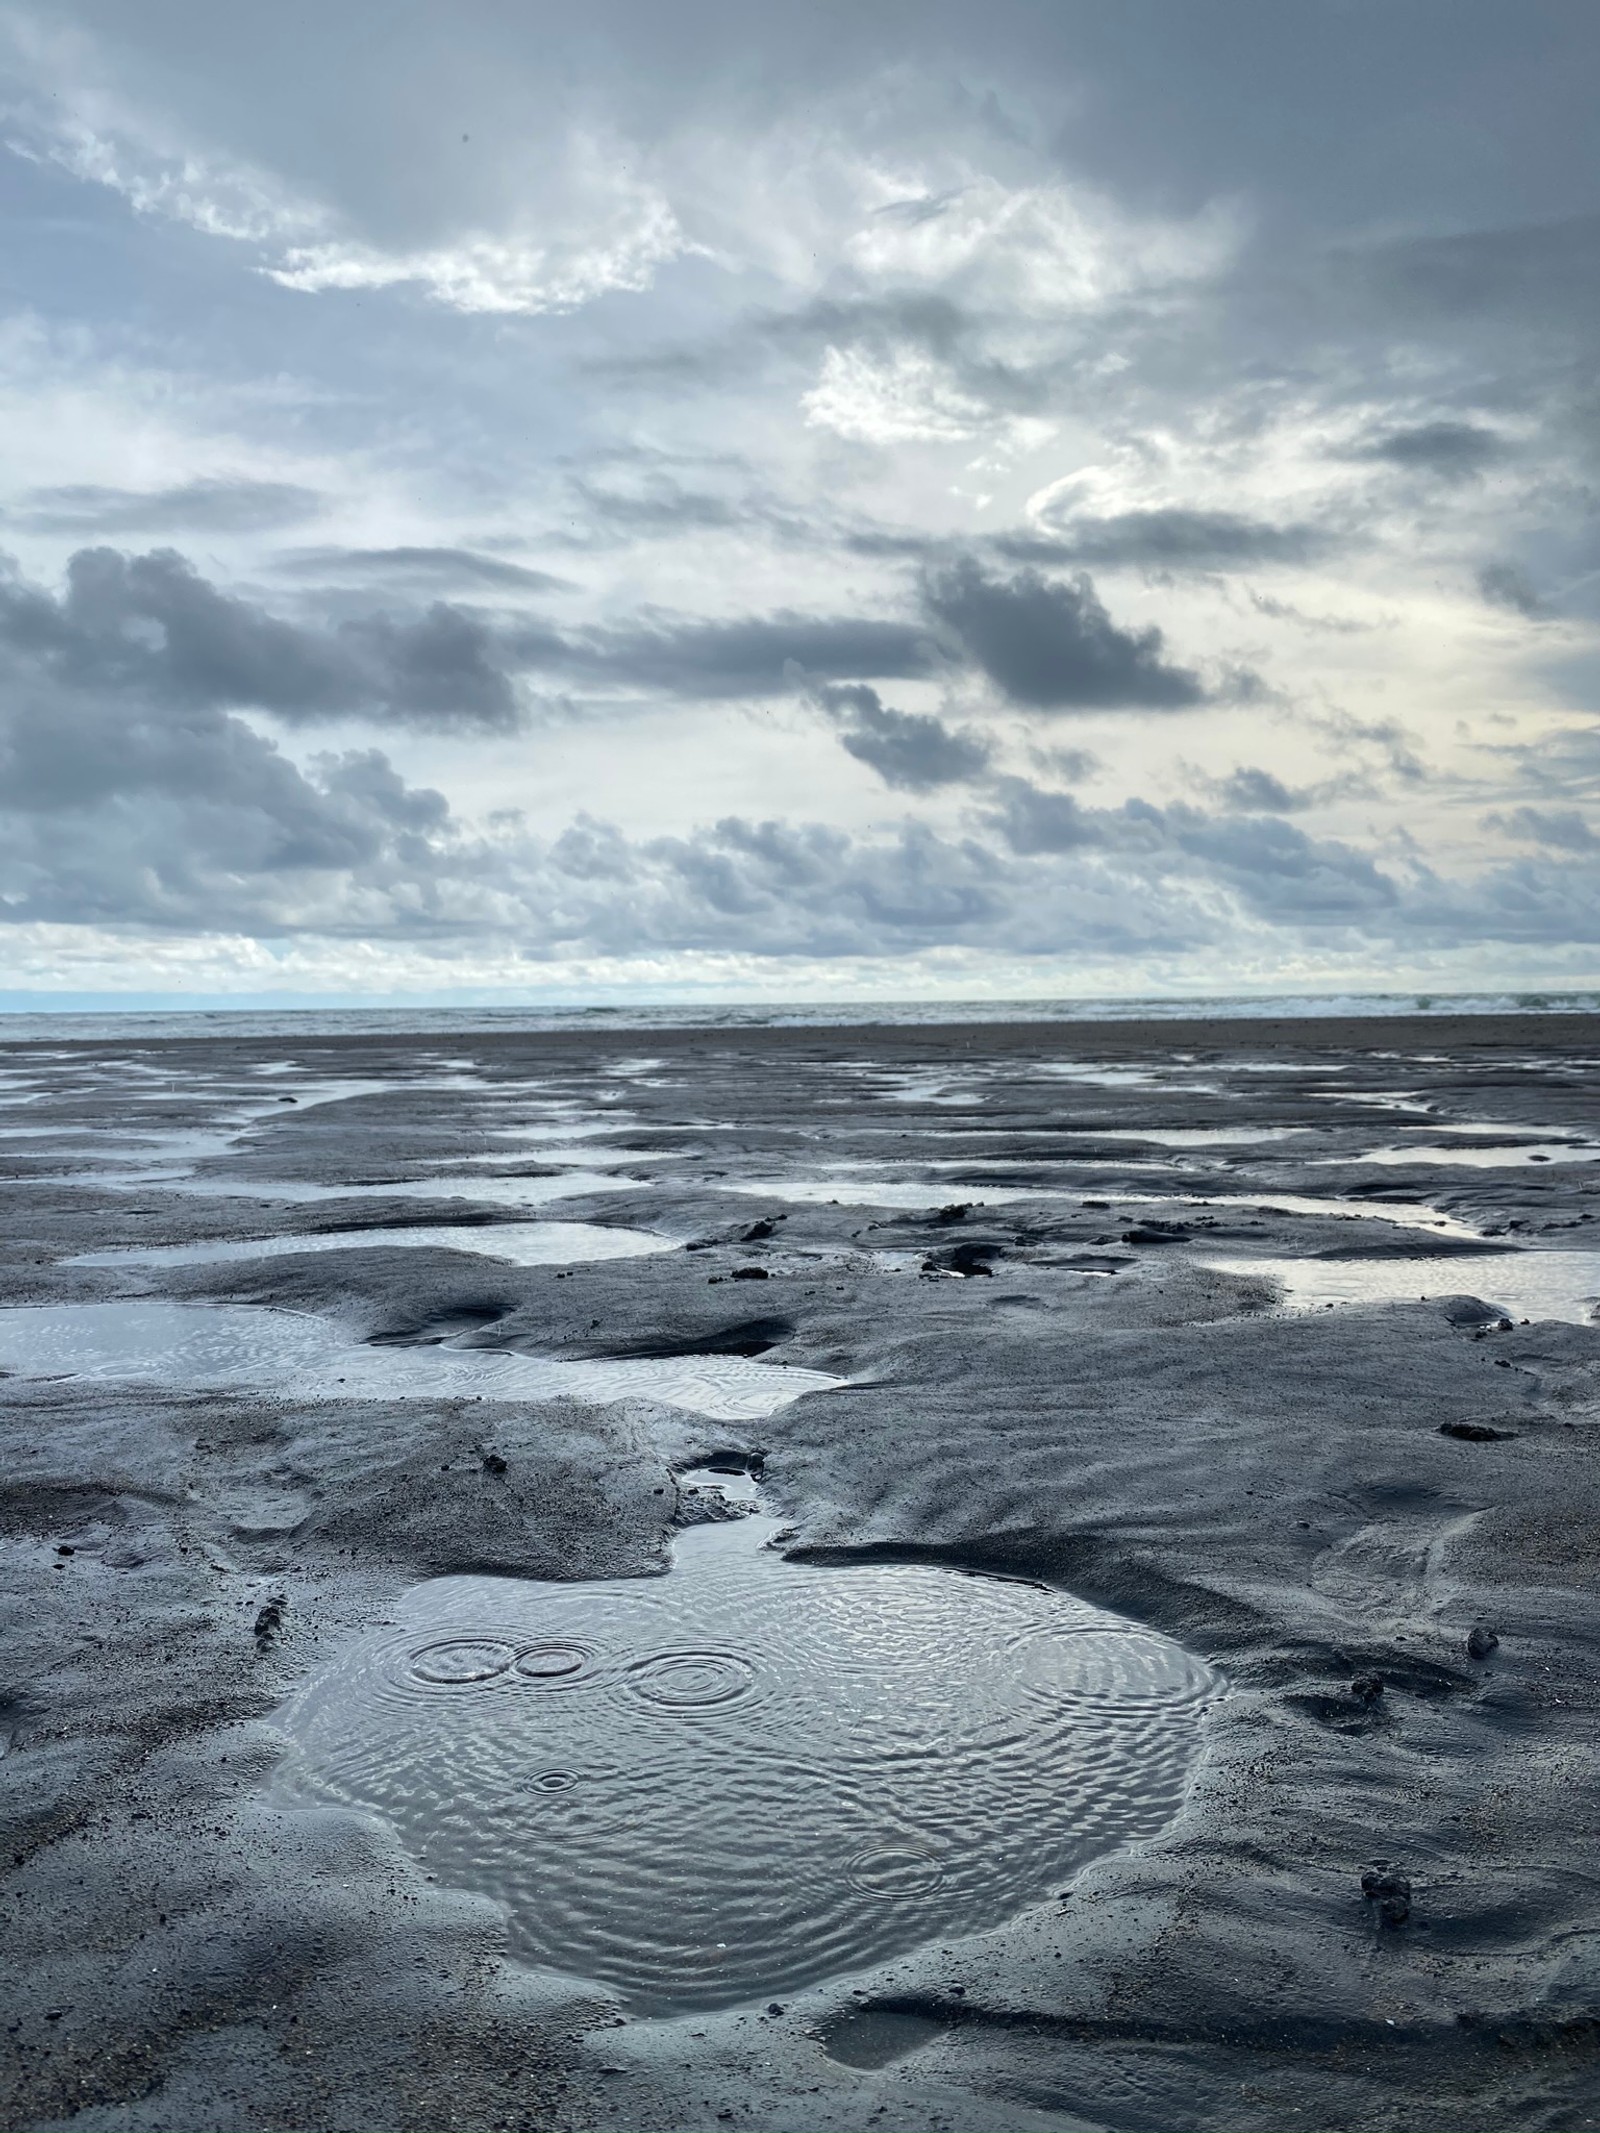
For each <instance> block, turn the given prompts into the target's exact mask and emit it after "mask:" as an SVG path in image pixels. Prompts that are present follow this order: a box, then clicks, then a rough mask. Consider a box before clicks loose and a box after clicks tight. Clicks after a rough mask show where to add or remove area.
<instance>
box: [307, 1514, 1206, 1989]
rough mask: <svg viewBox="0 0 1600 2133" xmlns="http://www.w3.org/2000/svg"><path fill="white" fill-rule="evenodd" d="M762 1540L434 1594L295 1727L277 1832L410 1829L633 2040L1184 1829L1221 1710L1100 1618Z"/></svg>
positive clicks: (1169, 1650)
mask: <svg viewBox="0 0 1600 2133" xmlns="http://www.w3.org/2000/svg"><path fill="white" fill-rule="evenodd" d="M772 1531H773V1522H771V1521H768V1520H764V1519H754V1518H753V1519H749V1520H746V1521H742V1522H740V1523H739V1524H737V1525H734V1526H725V1525H723V1526H711V1527H701V1528H698V1529H695V1530H693V1531H691V1532H689V1533H688V1534H686V1535H684V1536H683V1538H682V1540H681V1542H680V1546H679V1555H678V1562H677V1566H676V1567H675V1568H674V1569H673V1570H672V1571H671V1573H670V1574H669V1575H668V1576H666V1577H663V1578H642V1579H640V1578H631V1579H616V1580H611V1581H608V1582H604V1583H591V1584H533V1583H527V1582H523V1581H520V1580H516V1579H510V1578H484V1577H456V1578H440V1579H435V1580H432V1581H430V1582H429V1583H427V1584H424V1585H420V1586H417V1587H415V1588H414V1589H413V1590H412V1591H411V1592H410V1593H409V1594H408V1595H407V1596H406V1597H405V1599H404V1600H403V1601H402V1602H401V1603H400V1604H399V1606H398V1608H397V1611H396V1614H395V1617H394V1618H393V1620H392V1621H391V1622H389V1623H388V1624H386V1625H385V1626H384V1627H382V1628H379V1629H374V1630H373V1631H372V1632H371V1633H370V1634H369V1635H367V1636H365V1637H363V1638H362V1639H361V1640H360V1641H359V1642H358V1643H356V1644H355V1645H354V1646H353V1647H351V1648H350V1649H349V1650H348V1651H347V1652H346V1653H345V1654H344V1656H343V1657H342V1658H341V1659H340V1660H339V1661H337V1662H336V1663H335V1664H334V1665H332V1666H331V1667H329V1668H328V1669H327V1670H326V1671H324V1672H323V1673H321V1674H319V1675H318V1676H317V1677H316V1678H315V1679H313V1680H312V1681H311V1682H310V1683H309V1684H308V1685H307V1687H306V1688H305V1689H304V1690H303V1691H302V1692H301V1693H300V1694H299V1695H298V1696H297V1697H296V1698H295V1699H294V1701H293V1702H292V1703H291V1704H290V1705H289V1707H288V1708H287V1710H286V1711H285V1712H284V1714H283V1715H282V1718H281V1721H280V1722H281V1723H282V1725H283V1726H284V1728H285V1730H286V1731H287V1732H288V1734H289V1735H290V1737H291V1740H292V1742H293V1748H292V1751H291V1753H290V1755H289V1756H288V1758H287V1759H286V1761H285V1763H284V1765H283V1766H282V1769H281V1774H280V1776H279V1778H278V1780H277V1781H276V1786H275V1798H276V1801H277V1803H278V1804H280V1805H285V1806H310V1805H319V1804H329V1803H335V1804H340V1805H343V1806H346V1807H352V1808H356V1809H359V1810H361V1811H363V1812H366V1813H369V1814H373V1815H377V1816H380V1817H382V1818H383V1819H385V1820H386V1821H388V1822H389V1823H391V1824H392V1825H393V1826H394V1827H395V1828H396V1829H397V1830H398V1832H399V1834H400V1836H401V1838H402V1839H403V1841H404V1842H405V1844H406V1846H407V1847H408V1849H409V1850H410V1851H411V1852H412V1853H413V1854H414V1855H415V1856H416V1857H417V1858H418V1859H419V1860H420V1861H421V1862H422V1863H423V1864H424V1865H425V1866H426V1867H427V1868H428V1870H429V1871H430V1872H432V1873H434V1874H436V1875H437V1876H438V1877H439V1879H440V1880H441V1881H442V1882H445V1883H447V1884H449V1885H451V1886H454V1887H457V1888H463V1889H470V1890H472V1891H474V1892H476V1893H478V1894H480V1895H484V1896H489V1897H492V1898H493V1899H495V1901H497V1902H499V1903H501V1904H503V1905H504V1906H505V1913H506V1930H507V1938H508V1945H509V1949H510V1952H511V1954H512V1955H513V1956H514V1957H516V1958H518V1959H520V1960H522V1961H524V1962H528V1963H536V1964H540V1965H545V1966H548V1967H551V1968H553V1969H556V1970H559V1971H563V1972H566V1973H569V1974H572V1975H576V1976H579V1977H583V1978H592V1979H597V1980H599V1981H600V1982H601V1983H603V1984H605V1985H608V1986H610V1987H611V1988H612V1989H613V1990H614V1991H615V1992H617V1993H618V1994H619V1995H620V1997H621V1998H622V2000H623V2001H624V2002H625V2004H627V2005H628V2006H630V2007H631V2008H633V2009H635V2010H637V2011H638V2012H640V2013H644V2014H673V2013H680V2012H688V2011H691V2010H694V2009H706V2008H713V2007H725V2006H734V2005H738V2004H739V2003H741V2002H745V2001H751V2000H763V1999H766V1998H768V1997H770V1996H771V1995H773V1994H781V1993H785V1992H794V1991H797V1990H799V1989H800V1988H802V1987H803V1986H805V1985H808V1984H811V1983H813V1982H815V1981H816V1980H818V1979H821V1978H825V1977H829V1976H834V1975H837V1974H840V1973H844V1972H851V1971H857V1970H860V1969H863V1968H865V1967H868V1966H870V1965H873V1964H877V1963H881V1962H884V1961H886V1960H887V1959H889V1958H890V1957H892V1956H895V1955H898V1954H901V1953H903V1952H905V1951H906V1950H908V1949H911V1948H914V1947H916V1946H918V1945H920V1944H921V1943H923V1942H925V1941H928V1940H932V1939H936V1938H945V1939H948V1938H950V1937H952V1936H954V1935H957V1934H967V1933H973V1932H979V1931H982V1930H985V1929H987V1928H989V1927H992V1926H996V1925H999V1924H1001V1923H1002V1922H1003V1921H1004V1920H1006V1919H1008V1918H1011V1917H1014V1916H1015V1915H1016V1914H1017V1913H1018V1912H1020V1911H1022V1910H1024V1909H1026V1908H1027V1907H1028V1906H1029V1905H1031V1904H1034V1903H1038V1902H1040V1901H1042V1900H1045V1899H1047V1898H1049V1897H1051V1896H1053V1895H1054V1894H1055V1893H1056V1892H1057V1891H1058V1890H1059V1889H1060V1888H1061V1887H1062V1886H1063V1885H1064V1883H1065V1881H1066V1880H1067V1879H1068V1877H1070V1876H1071V1875H1072V1874H1074V1873H1075V1872H1077V1871H1078V1870H1079V1869H1080V1868H1081V1867H1083V1866H1084V1865H1085V1864H1086V1863H1087V1862H1088V1861H1090V1860H1091V1859H1094V1858H1097V1857H1099V1856H1101V1855H1102V1854H1104V1853H1106V1852H1109V1851H1111V1850H1113V1849H1115V1848H1117V1847H1118V1846H1122V1845H1126V1844H1129V1843H1132V1842H1134V1841H1136V1840H1138V1839H1141V1838H1148V1837H1151V1836H1154V1835H1155V1834H1156V1833H1157V1832H1158V1831H1160V1830H1161V1829H1162V1828H1164V1827H1165V1826H1166V1824H1167V1823H1169V1822H1170V1821H1171V1820H1172V1818H1173V1817H1174V1816H1175V1815H1176V1814H1177V1812H1178V1810H1179V1808H1180V1807H1181V1806H1182V1804H1183V1799H1184V1794H1185V1790H1186V1787H1187V1784H1188V1779H1189V1773H1190V1770H1191V1767H1192V1765H1193V1762H1194V1758H1195V1755H1196V1752H1197V1749H1198V1746H1199V1734H1200V1724H1201V1720H1202V1718H1203V1716H1204V1713H1205V1711H1206V1708H1207V1706H1208V1704H1209V1703H1210V1702H1211V1701H1212V1700H1213V1699H1214V1698H1215V1697H1216V1696H1217V1695H1218V1693H1219V1692H1220V1689H1221V1682H1220V1680H1219V1678H1218V1676H1217V1675H1216V1674H1214V1673H1213V1672H1212V1671H1211V1669H1210V1668H1208V1667H1206V1666H1205V1665H1204V1664H1202V1663H1201V1662H1200V1661H1199V1660H1197V1659H1195V1658H1193V1657H1191V1656H1190V1654H1188V1653H1187V1652H1185V1651H1184V1650H1182V1648H1181V1647H1180V1646H1178V1645H1176V1644H1173V1643H1171V1642H1170V1641H1169V1640H1167V1639H1166V1638H1164V1637H1160V1636H1157V1635H1155V1634H1154V1633H1153V1632H1151V1631H1148V1630H1145V1629H1142V1628H1139V1627H1138V1626H1136V1625H1134V1624H1132V1623H1130V1622H1127V1621H1124V1620H1122V1619H1121V1618H1119V1617H1117V1616H1114V1615H1110V1614H1107V1613H1105V1612H1103V1611H1102V1610H1101V1609H1099V1608H1095V1607H1091V1606H1089V1605H1087V1604H1086V1603H1085V1602H1083V1601H1081V1600H1076V1599H1073V1598H1071V1597H1070V1596H1068V1595H1066V1594H1064V1593H1060V1592H1055V1591H1050V1590H1045V1589H1042V1588H1039V1587H1036V1586H1033V1585H1028V1584H1019V1583H1013V1582H1009V1581H1004V1580H1000V1579H994V1578H985V1577H973V1576H965V1575H962V1574H961V1573H959V1572H956V1571H952V1570H948V1569H943V1568H935V1567H930V1566H927V1565H922V1564H904V1563H899V1564H886V1563H869V1564H856V1565H850V1566H847V1567H845V1566H837V1565H830V1566H828V1567H818V1566H814V1565H807V1564H802V1563H794V1562H786V1561H784V1560H783V1559H782V1558H781V1557H780V1556H778V1555H776V1554H775V1553H774V1552H772V1551H771V1550H770V1549H767V1548H764V1547H763V1546H762V1542H763V1541H764V1540H765V1539H766V1538H768V1537H769V1536H770V1534H771V1533H772Z"/></svg>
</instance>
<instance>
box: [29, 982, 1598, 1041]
mask: <svg viewBox="0 0 1600 2133" xmlns="http://www.w3.org/2000/svg"><path fill="white" fill-rule="evenodd" d="M1597 1012H1600V991H1586V992H1526V993H1511V992H1482V993H1443V992H1441V993H1418V992H1370V993H1363V992H1342V993H1248V994H1246V993H1238V994H1233V993H1211V994H1205V995H1194V994H1186V995H1182V996H1176V995H1172V994H1167V995H1162V996H1159V997H1153V998H1144V997H1140V998H1098V999H1055V1000H808V1001H793V1002H778V1001H748V1002H742V1003H737V1002H736V1003H727V1002H704V1001H677V1002H671V1003H656V1004H627V1005H622V1004H610V1005H605V1006H587V1007H586V1006H577V1005H572V1006H553V1005H544V1006H525V1007H505V1006H495V1007H475V1006H470V1005H466V1006H454V1007H436V1006H433V1007H430V1006H416V1007H407V1006H399V1007H393V1006H391V1007H301V1006H283V1007H271V1006H251V1007H242V1008H227V1007H211V1006H205V1007H190V1008H176V1009H175V1008H161V1009H153V1008H139V1007H130V1008H127V1009H123V1010H114V1011H110V1012H108V1011H107V1010H105V1009H104V1008H99V1007H97V1008H94V1009H83V1010H68V1011H62V1010H55V1009H49V1008H37V1009H36V1008H31V1007H30V1008H28V1009H26V1010H22V1011H10V1012H0V1043H4V1042H7V1041H10V1042H13V1043H23V1044H36V1043H41V1042H43V1043H49V1042H62V1043H71V1042H79V1043H84V1042H89V1043H92V1042H97V1041H99V1042H112V1043H116V1042H120V1041H122V1040H125V1039H128V1038H160V1037H183V1038H196V1037H205V1036H218V1037H301V1038H314V1037H403V1036H417V1037H427V1038H448V1037H451V1036H466V1035H483V1034H497V1033H504V1034H508V1035H514V1034H516V1033H518V1032H522V1031H539V1030H584V1029H594V1030H638V1031H642V1032H647V1031H650V1030H666V1029H706V1030H719V1029H727V1030H737V1029H761V1028H767V1029H872V1028H890V1029H916V1028H925V1027H931V1026H937V1025H939V1024H941V1023H983V1022H995V1023H1014V1022H1069V1023H1070V1022H1163V1021H1208V1020H1218V1021H1228V1020H1233V1019H1235V1018H1238V1019H1243V1020H1250V1021H1257V1020H1259V1021H1271V1020H1277V1019H1283V1018H1296V1019H1312V1018H1315V1017H1324V1016H1326V1017H1338V1018H1345V1017H1350V1018H1357V1019H1359V1018H1363V1017H1369V1016H1370V1017H1374V1018H1377V1017H1382V1016H1393V1015H1508V1014H1551V1015H1562V1014H1594V1013H1597Z"/></svg>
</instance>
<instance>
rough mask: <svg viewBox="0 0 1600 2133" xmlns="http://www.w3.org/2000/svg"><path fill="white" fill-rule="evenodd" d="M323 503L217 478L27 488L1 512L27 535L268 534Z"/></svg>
mask: <svg viewBox="0 0 1600 2133" xmlns="http://www.w3.org/2000/svg"><path fill="white" fill-rule="evenodd" d="M322 507H323V500H322V498H321V497H320V496H319V495H318V493H317V492H316V490H315V489H303V488H300V487H298V486H297V485H296V484H295V483H293V482H287V481H242V480H229V479H227V478H226V477H220V476H219V477H217V478H215V479H210V480H201V481H191V482H185V483H183V484H182V485H181V486H180V487H178V488H175V489H151V490H139V489H103V488H97V487H94V486H92V485H87V484H79V485H76V486H73V487H69V488H61V489H33V490H30V491H29V493H28V495H27V498H26V499H25V502H24V507H23V509H21V510H20V511H14V512H9V513H7V514H6V515H7V517H8V518H10V520H11V521H12V523H13V524H15V525H18V526H21V527H23V528H25V529H26V530H27V531H28V532H30V533H64V534H69V535H77V536H79V537H80V538H81V537H82V536H83V535H85V534H107V533H147V534H148V533H196V534H208V533H209V534H224V533H271V532H274V531H276V529H277V528H279V527H280V526H293V525H297V524H299V523H300V522H301V521H302V520H304V519H308V518H315V517H316V516H317V514H318V513H319V512H320V511H321V509H322Z"/></svg>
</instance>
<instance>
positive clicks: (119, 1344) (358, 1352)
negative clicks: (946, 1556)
mask: <svg viewBox="0 0 1600 2133" xmlns="http://www.w3.org/2000/svg"><path fill="white" fill-rule="evenodd" d="M481 1337H482V1336H481V1335H480V1336H479V1338H480V1339H481ZM0 1370H9V1371H14V1372H15V1373H16V1374H17V1375H18V1376H21V1377H32V1378H45V1377H51V1378H62V1377H65V1378H79V1379H92V1380H94V1381H96V1382H115V1381H119V1380H120V1381H129V1380H133V1381H139V1382H144V1383H150V1382H155V1383H157V1384H164V1385H173V1386H218V1387H223V1386H239V1387H243V1388H246V1389H249V1390H251V1391H255V1392H262V1393H278V1394H283V1395H286V1396H287V1397H289V1398H291V1399H297V1400H440V1399H459V1398H462V1397H463V1396H466V1397H471V1396H473V1395H476V1396H478V1397H479V1398H481V1399H491V1400H558V1399H562V1398H572V1399H577V1400H593V1401H610V1400H627V1399H635V1400H658V1401H660V1402H661V1403H662V1404H663V1405H664V1406H667V1407H682V1408H686V1409H688V1410H689V1411H690V1412H691V1413H693V1414H700V1415H708V1416H711V1417H713V1418H715V1419H717V1420H720V1421H729V1422H754V1421H760V1420H762V1419H763V1418H764V1417H765V1416H767V1415H770V1414H774V1413H776V1411H777V1410H778V1409H779V1408H780V1407H787V1406H788V1404H789V1402H790V1401H791V1400H795V1399H798V1398H799V1396H800V1395H801V1393H803V1392H826V1391H831V1390H832V1388H833V1387H834V1386H836V1385H838V1384H840V1383H841V1382H842V1381H841V1380H840V1379H838V1378H834V1377H829V1376H827V1375H826V1374H825V1373H824V1372H822V1371H820V1370H794V1369H785V1368H783V1367H782V1366H780V1365H778V1364H774V1363H760V1362H755V1361H753V1360H751V1359H749V1358H747V1357H744V1356H728V1355H686V1356H670V1357H627V1358H618V1359H615V1360H607V1361H595V1362H589V1361H580V1362H565V1361H557V1360H552V1359H549V1358H546V1357H542V1356H532V1355H519V1354H517V1353H516V1352H515V1351H513V1350H510V1349H504V1348H488V1347H475V1346H471V1345H468V1344H467V1343H466V1342H465V1341H462V1342H460V1343H458V1342H456V1341H452V1340H445V1341H437V1342H429V1343H427V1344H425V1345H421V1344H412V1343H409V1342H408V1343H405V1344H403V1345H395V1346H390V1345H387V1344H386V1345H383V1346H369V1345H368V1344H367V1343H365V1342H363V1341H359V1340H357V1339H355V1338H354V1337H353V1336H351V1335H350V1334H349V1333H346V1332H344V1331H343V1330H341V1328H340V1327H338V1326H337V1325H335V1324H334V1322H333V1321H332V1320H331V1319H325V1318H317V1317H314V1316H312V1315H311V1314H310V1313H308V1312H300V1311H275V1310H270V1309H268V1308H266V1307H265V1306H263V1305H258V1304H196V1303H171V1302H168V1301H166V1300H164V1299H162V1298H159V1297H135V1298H130V1299H128V1300H126V1301H123V1302H118V1303H95V1304H19V1305H14V1306H12V1307H11V1308H10V1309H8V1310H0Z"/></svg>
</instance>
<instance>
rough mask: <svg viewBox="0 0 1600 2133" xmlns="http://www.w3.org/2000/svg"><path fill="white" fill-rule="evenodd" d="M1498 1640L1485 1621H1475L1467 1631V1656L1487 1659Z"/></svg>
mask: <svg viewBox="0 0 1600 2133" xmlns="http://www.w3.org/2000/svg"><path fill="white" fill-rule="evenodd" d="M1499 1642H1500V1639H1499V1638H1498V1637H1497V1636H1496V1635H1495V1633H1494V1631H1493V1630H1492V1629H1491V1628H1490V1627H1489V1625H1488V1623H1487V1622H1475V1623H1474V1624H1473V1626H1472V1628H1471V1629H1470V1630H1468V1632H1467V1656H1468V1658H1469V1659H1487V1658H1488V1656H1489V1654H1490V1653H1491V1652H1492V1651H1493V1650H1494V1649H1495V1647H1496V1646H1497V1645H1498V1644H1499Z"/></svg>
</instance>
